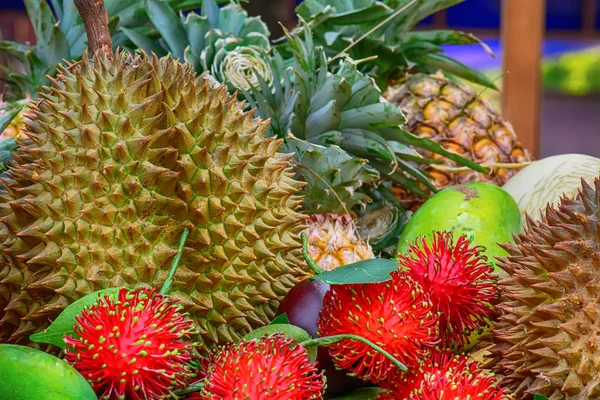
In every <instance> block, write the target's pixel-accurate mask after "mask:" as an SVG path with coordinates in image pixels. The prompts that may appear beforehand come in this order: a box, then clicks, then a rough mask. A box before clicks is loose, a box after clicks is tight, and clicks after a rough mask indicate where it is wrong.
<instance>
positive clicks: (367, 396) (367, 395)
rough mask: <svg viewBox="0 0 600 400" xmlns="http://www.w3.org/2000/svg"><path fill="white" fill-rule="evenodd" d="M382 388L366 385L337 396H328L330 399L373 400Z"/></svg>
mask: <svg viewBox="0 0 600 400" xmlns="http://www.w3.org/2000/svg"><path fill="white" fill-rule="evenodd" d="M383 391H384V390H383V389H380V388H378V387H366V388H360V389H356V390H353V391H352V392H350V393H346V394H343V395H341V396H337V397H330V399H331V400H373V399H375V398H376V397H377V396H378V395H379V394H380V393H382V392H383Z"/></svg>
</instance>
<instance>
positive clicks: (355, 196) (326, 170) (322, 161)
mask: <svg viewBox="0 0 600 400" xmlns="http://www.w3.org/2000/svg"><path fill="white" fill-rule="evenodd" d="M287 148H288V150H292V151H294V154H295V157H294V164H295V167H294V171H295V177H294V178H295V179H297V180H299V181H303V182H306V187H305V188H304V190H303V192H301V194H303V195H304V199H303V203H302V211H303V212H304V213H305V214H309V215H310V217H309V218H308V220H307V229H306V234H307V237H308V244H309V248H308V253H309V254H310V256H311V257H312V258H313V259H314V260H315V261H316V263H317V265H319V267H321V268H323V269H324V270H326V271H331V270H332V269H334V268H337V267H340V266H342V265H346V264H351V263H354V262H358V261H361V260H367V259H371V258H374V257H375V254H374V253H373V249H372V247H371V245H370V244H369V243H368V241H367V240H366V238H362V237H361V236H360V234H359V232H358V229H357V221H356V213H355V212H354V211H353V209H362V208H365V207H366V205H367V203H369V202H370V201H371V198H370V196H368V195H367V194H365V193H364V192H363V191H364V190H365V189H366V188H367V187H371V188H372V187H375V186H376V185H377V183H378V182H379V175H378V173H377V171H375V170H374V169H372V168H370V167H369V166H368V164H367V161H366V160H364V159H359V158H356V157H351V156H349V155H348V153H346V152H345V151H344V150H342V149H341V148H339V147H338V146H335V145H334V146H329V147H323V146H319V145H315V144H312V143H309V142H307V141H305V140H299V139H296V138H294V137H288V138H287Z"/></svg>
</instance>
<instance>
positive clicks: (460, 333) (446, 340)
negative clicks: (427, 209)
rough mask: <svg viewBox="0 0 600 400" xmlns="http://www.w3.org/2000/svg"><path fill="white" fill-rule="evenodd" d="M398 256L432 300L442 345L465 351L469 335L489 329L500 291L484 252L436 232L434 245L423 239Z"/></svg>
mask: <svg viewBox="0 0 600 400" xmlns="http://www.w3.org/2000/svg"><path fill="white" fill-rule="evenodd" d="M420 242H421V243H419V240H416V241H415V242H414V243H412V244H411V245H410V247H409V250H408V251H407V252H406V254H400V255H399V256H398V262H399V263H400V266H401V267H403V268H405V269H406V270H405V273H406V274H407V275H408V276H410V277H411V278H412V279H414V280H415V281H417V282H418V283H419V284H420V285H421V286H422V287H423V289H424V290H425V292H426V293H429V295H430V297H431V302H432V303H433V307H434V312H435V313H437V314H438V315H439V318H440V339H441V343H440V345H441V346H443V347H454V345H456V346H458V347H459V348H462V347H463V346H464V345H465V344H466V343H467V341H468V339H469V335H470V334H471V333H472V332H473V331H475V330H476V329H478V328H483V327H485V326H486V325H487V324H488V322H487V320H488V319H489V318H491V317H492V315H493V313H494V310H493V307H492V306H491V304H492V303H493V302H494V300H495V299H497V298H498V295H499V289H498V285H497V283H496V279H497V278H495V277H494V269H493V267H492V266H491V265H490V264H488V263H487V262H486V261H487V258H486V257H485V256H484V255H483V252H484V250H485V249H484V248H483V247H481V246H471V241H470V240H469V239H468V238H467V237H466V236H461V237H459V239H458V241H457V242H456V244H454V241H453V238H452V233H451V232H434V233H433V236H432V240H431V245H429V244H427V242H426V238H425V237H421V240H420Z"/></svg>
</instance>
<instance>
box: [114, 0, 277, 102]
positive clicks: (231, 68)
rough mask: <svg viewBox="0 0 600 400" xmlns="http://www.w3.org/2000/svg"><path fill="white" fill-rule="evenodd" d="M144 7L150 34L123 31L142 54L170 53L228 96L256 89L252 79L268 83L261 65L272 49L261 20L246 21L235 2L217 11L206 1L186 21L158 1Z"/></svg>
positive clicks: (148, 1)
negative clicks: (220, 84)
mask: <svg viewBox="0 0 600 400" xmlns="http://www.w3.org/2000/svg"><path fill="white" fill-rule="evenodd" d="M144 4H145V6H146V10H147V13H148V16H149V18H150V21H151V22H152V24H153V25H154V27H153V28H154V30H153V31H152V32H150V33H145V32H144V29H142V28H138V29H121V31H122V32H123V33H124V34H125V35H126V36H127V37H128V38H129V39H130V40H131V41H132V42H133V43H134V44H135V45H136V46H138V47H139V48H140V49H143V50H145V51H146V52H150V51H152V52H154V53H155V54H157V55H158V56H163V55H166V54H167V53H170V54H171V55H172V56H173V57H175V58H178V59H179V60H180V61H182V62H183V61H187V62H190V63H192V64H194V66H195V69H196V71H197V72H199V73H201V72H204V71H210V73H211V74H212V75H213V76H214V77H215V78H216V79H217V80H218V81H219V82H223V83H226V84H227V86H228V87H229V89H230V90H231V91H236V90H240V89H248V88H249V87H250V84H256V83H257V80H256V74H260V75H261V77H262V78H263V79H264V80H266V81H268V82H270V81H271V80H272V74H271V72H270V70H269V68H268V66H267V65H266V64H265V62H264V59H265V58H266V57H267V54H268V52H269V51H270V49H271V43H270V40H269V37H270V32H269V29H268V28H267V25H266V24H265V23H264V22H263V21H262V20H261V19H260V17H249V16H248V13H247V12H246V11H245V10H244V9H243V8H242V7H241V5H240V4H239V3H238V2H233V1H232V2H230V3H229V4H227V5H225V6H224V7H219V6H218V4H217V1H215V0H204V1H203V2H202V10H201V13H200V14H197V13H196V12H194V11H192V12H190V13H188V14H187V15H183V14H180V15H177V9H175V8H173V7H172V5H169V4H168V3H166V2H165V1H162V0H145V1H144ZM154 36H157V37H158V38H159V40H154ZM249 66H254V69H253V68H250V67H249Z"/></svg>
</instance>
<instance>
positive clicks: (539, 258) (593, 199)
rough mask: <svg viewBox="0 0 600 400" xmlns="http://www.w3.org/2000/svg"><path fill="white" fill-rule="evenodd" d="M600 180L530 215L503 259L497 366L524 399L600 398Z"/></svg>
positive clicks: (496, 335) (495, 337)
mask: <svg viewBox="0 0 600 400" xmlns="http://www.w3.org/2000/svg"><path fill="white" fill-rule="evenodd" d="M599 223H600V180H598V179H596V181H595V188H592V187H590V186H589V185H588V184H587V183H585V181H583V187H582V189H581V190H580V192H579V196H578V197H577V198H576V199H567V198H563V199H562V201H561V204H560V206H558V207H555V208H552V207H548V208H547V209H546V212H545V215H543V217H542V219H541V220H539V221H534V220H532V219H529V220H528V228H527V229H526V231H525V233H524V234H521V235H519V236H518V237H516V240H515V244H508V245H504V246H503V247H504V248H505V249H506V250H507V251H508V253H509V256H507V257H505V258H504V257H503V258H502V259H501V261H500V262H499V263H498V264H497V265H498V266H500V268H502V269H503V270H505V271H506V272H508V275H509V276H507V277H505V278H503V279H501V280H500V282H499V283H500V285H501V287H502V289H503V292H504V299H503V301H502V302H501V303H500V304H499V305H498V310H499V312H500V313H501V316H500V317H499V319H498V321H497V322H496V324H495V327H494V328H493V331H492V332H493V341H494V342H495V343H496V346H495V347H494V349H493V353H494V355H495V356H496V364H495V366H494V369H495V371H496V372H498V373H499V374H501V375H504V376H505V378H504V379H503V381H502V383H503V384H506V385H507V386H508V387H510V388H511V389H513V390H514V391H515V392H516V394H517V395H518V396H519V398H523V399H530V398H533V395H534V394H536V393H539V394H543V395H545V396H547V397H549V398H550V399H551V400H558V399H568V400H584V399H586V400H587V399H589V400H594V399H600V378H599V376H600V375H599V373H600V304H599V302H600V297H599V296H600V226H599Z"/></svg>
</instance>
